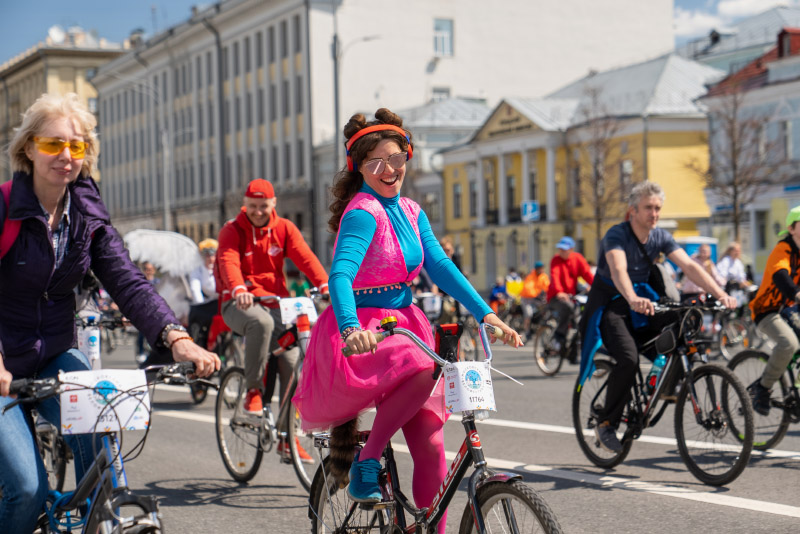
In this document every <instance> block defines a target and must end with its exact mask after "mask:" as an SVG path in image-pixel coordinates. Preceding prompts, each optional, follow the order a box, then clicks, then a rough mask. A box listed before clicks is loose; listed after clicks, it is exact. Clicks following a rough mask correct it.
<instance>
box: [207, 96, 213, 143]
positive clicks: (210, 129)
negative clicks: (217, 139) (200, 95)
mask: <svg viewBox="0 0 800 534" xmlns="http://www.w3.org/2000/svg"><path fill="white" fill-rule="evenodd" d="M208 135H209V137H211V136H212V135H214V104H212V103H211V101H210V100H209V101H208Z"/></svg>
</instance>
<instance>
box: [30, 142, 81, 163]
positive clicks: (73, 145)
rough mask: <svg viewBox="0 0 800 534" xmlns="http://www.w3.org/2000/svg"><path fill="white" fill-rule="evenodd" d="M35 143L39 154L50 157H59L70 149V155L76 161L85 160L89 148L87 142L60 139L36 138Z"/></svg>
mask: <svg viewBox="0 0 800 534" xmlns="http://www.w3.org/2000/svg"><path fill="white" fill-rule="evenodd" d="M33 142H34V143H36V149H37V150H39V152H41V153H42V154H47V155H48V156H58V155H59V154H61V153H62V152H63V151H64V149H65V148H67V147H69V154H70V156H72V157H73V158H74V159H83V157H84V156H85V155H86V147H88V146H89V143H87V142H86V141H65V140H63V139H61V138H58V137H34V138H33Z"/></svg>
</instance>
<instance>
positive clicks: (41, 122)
mask: <svg viewBox="0 0 800 534" xmlns="http://www.w3.org/2000/svg"><path fill="white" fill-rule="evenodd" d="M60 118H67V119H72V120H74V121H76V122H77V123H78V126H79V129H80V131H81V134H82V135H83V140H84V141H86V143H87V144H88V146H87V147H86V155H85V156H84V158H83V164H82V165H81V174H82V175H84V176H91V175H92V171H94V169H95V166H96V165H97V156H98V154H99V153H100V143H99V142H98V140H97V133H96V132H95V127H96V126H97V119H95V117H94V115H93V114H92V113H91V112H90V111H89V110H88V109H87V107H86V105H85V104H84V103H83V102H81V100H80V98H79V97H78V95H76V94H75V93H67V94H65V95H56V94H49V93H45V94H43V95H42V96H40V97H39V98H37V99H36V102H34V103H33V104H31V107H29V108H28V109H27V110H26V111H25V113H24V114H23V115H22V124H21V125H20V127H19V128H17V129H16V130H15V131H14V137H13V138H12V139H11V144H10V145H9V147H8V155H9V157H10V158H11V168H12V170H13V171H24V172H27V173H28V174H32V173H33V163H32V162H31V160H30V158H28V155H27V154H26V153H25V147H27V146H28V143H32V142H33V137H34V136H35V135H37V134H38V133H39V132H40V131H41V129H42V128H43V127H44V126H45V124H47V123H48V122H50V121H52V120H55V119H60Z"/></svg>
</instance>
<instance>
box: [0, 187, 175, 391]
mask: <svg viewBox="0 0 800 534" xmlns="http://www.w3.org/2000/svg"><path fill="white" fill-rule="evenodd" d="M13 180H14V183H13V186H12V188H11V199H10V206H9V210H8V211H9V218H10V219H20V220H21V221H22V225H21V227H20V232H19V236H17V239H16V241H15V242H14V245H13V246H12V247H11V249H10V250H9V251H8V254H6V256H5V257H4V258H3V259H2V260H0V354H2V357H3V363H4V365H5V367H6V369H7V370H8V371H9V372H10V373H11V374H12V375H13V376H14V378H27V377H31V376H34V375H35V374H36V373H37V372H38V371H39V370H41V369H42V368H43V367H44V366H45V365H46V364H47V363H48V362H49V361H50V360H51V359H53V358H54V357H55V356H58V355H59V354H61V353H62V352H64V351H66V350H68V349H70V348H72V347H74V346H75V339H76V337H75V292H74V289H75V287H76V286H77V285H78V284H79V283H80V282H81V280H82V279H83V277H84V275H85V274H86V272H87V271H88V270H89V268H91V269H92V270H93V271H94V273H95V275H96V276H97V278H98V279H99V280H100V282H102V284H103V286H104V287H105V289H106V290H107V291H108V293H109V294H110V295H111V297H112V298H113V299H114V301H115V302H116V303H117V305H118V306H119V308H120V310H121V311H122V313H123V314H125V316H126V317H128V318H129V319H130V320H131V322H132V323H133V324H134V326H136V328H138V329H139V330H140V331H142V332H143V333H144V335H145V336H146V337H147V339H148V341H149V342H150V343H151V345H153V346H155V343H156V341H157V340H158V336H159V334H160V333H161V331H162V330H163V328H164V327H165V326H166V325H167V324H169V323H177V322H178V321H177V319H176V318H175V315H174V314H173V313H172V310H170V309H169V306H168V305H167V303H166V302H165V301H164V299H163V298H161V297H160V296H159V295H158V294H157V293H156V292H155V290H154V289H153V286H152V285H151V284H150V283H149V282H148V281H147V279H145V277H144V275H143V274H142V273H141V271H140V270H139V269H138V268H137V267H136V265H135V264H134V263H133V261H131V259H130V256H129V255H128V252H127V250H126V249H125V245H124V243H123V241H122V238H121V237H120V235H119V233H117V231H116V230H115V229H114V227H113V226H111V220H110V217H109V215H108V211H107V210H106V207H105V205H104V204H103V201H102V199H101V198H100V191H99V190H98V189H97V185H96V184H95V182H94V180H92V178H90V177H84V176H79V177H78V178H77V180H75V181H74V182H73V183H71V184H69V186H68V188H69V193H70V200H71V204H70V210H69V218H70V227H69V234H70V241H69V249H68V251H67V255H66V257H65V258H64V262H63V263H62V264H61V266H59V268H58V269H54V265H55V254H54V252H53V245H52V239H51V231H50V227H49V225H48V223H47V219H46V218H45V215H44V213H43V211H42V208H41V205H40V204H39V200H38V198H37V197H36V195H35V194H34V192H33V178H32V177H31V175H29V174H27V173H24V172H16V173H14V178H13ZM5 212H6V207H5V202H2V201H0V226H2V224H3V221H4V220H5V216H6V213H5Z"/></svg>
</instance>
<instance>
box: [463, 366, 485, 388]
mask: <svg viewBox="0 0 800 534" xmlns="http://www.w3.org/2000/svg"><path fill="white" fill-rule="evenodd" d="M461 380H462V382H463V384H464V386H466V388H467V389H469V390H472V391H478V390H479V389H481V386H482V385H483V377H482V376H481V374H480V373H479V372H478V371H476V370H475V369H470V370H469V371H467V372H466V373H464V374H463V375H462V376H461Z"/></svg>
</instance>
